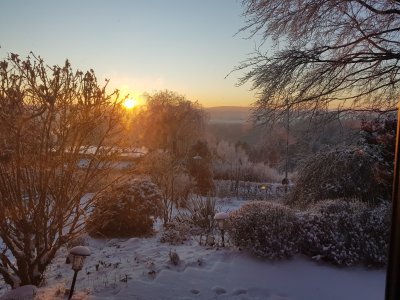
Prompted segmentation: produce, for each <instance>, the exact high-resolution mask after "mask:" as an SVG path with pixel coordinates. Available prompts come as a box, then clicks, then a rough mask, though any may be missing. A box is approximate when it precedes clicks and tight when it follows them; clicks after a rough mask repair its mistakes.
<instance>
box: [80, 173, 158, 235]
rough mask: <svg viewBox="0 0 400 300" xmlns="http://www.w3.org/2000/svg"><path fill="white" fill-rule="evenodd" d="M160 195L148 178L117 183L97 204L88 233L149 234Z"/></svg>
mask: <svg viewBox="0 0 400 300" xmlns="http://www.w3.org/2000/svg"><path fill="white" fill-rule="evenodd" d="M161 198H162V196H161V193H160V190H159V189H158V187H157V186H156V185H155V184H154V183H153V182H151V181H150V180H149V179H147V178H143V177H140V178H135V179H132V180H130V181H128V182H125V183H122V184H116V185H115V186H114V187H113V188H112V190H111V191H110V192H108V193H104V194H103V195H102V196H101V198H100V199H99V202H98V203H97V204H96V206H95V209H94V211H93V213H92V215H91V216H90V218H89V221H88V223H87V228H88V232H89V233H90V234H91V235H100V236H107V237H125V236H141V235H146V234H150V233H152V229H153V222H154V219H155V218H156V217H158V216H160V214H161V206H162V204H161Z"/></svg>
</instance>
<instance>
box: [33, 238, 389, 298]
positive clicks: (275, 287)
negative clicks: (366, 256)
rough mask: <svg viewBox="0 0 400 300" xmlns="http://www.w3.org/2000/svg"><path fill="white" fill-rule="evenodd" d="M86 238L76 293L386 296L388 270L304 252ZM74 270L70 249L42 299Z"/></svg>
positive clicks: (58, 291)
mask: <svg viewBox="0 0 400 300" xmlns="http://www.w3.org/2000/svg"><path fill="white" fill-rule="evenodd" d="M88 243H89V247H90V248H91V250H92V253H93V254H92V256H90V257H89V258H87V261H86V264H85V267H84V269H83V270H82V271H81V272H80V273H79V274H78V279H77V286H76V295H75V296H74V298H73V299H87V300H89V299H143V300H145V299H148V300H155V299H171V300H172V299H174V300H175V299H182V300H183V299H243V300H244V299H276V300H278V299H280V300H283V299H293V300H295V299H296V300H313V299H315V300H322V299H324V300H330V299H331V300H338V299H341V300H345V299H349V300H356V299H363V300H368V299H371V300H379V299H383V298H384V285H385V271H384V270H368V269H366V268H361V267H359V268H337V267H333V266H330V265H322V264H318V263H316V262H313V261H310V260H309V259H306V258H302V257H297V258H295V259H292V260H289V261H281V262H268V261H263V260H259V259H256V258H254V257H251V256H249V255H247V254H246V253H244V252H242V251H239V250H237V249H221V248H219V249H218V248H206V247H201V246H198V245H194V244H192V245H190V244H187V245H181V246H169V245H166V244H161V243H159V242H158V238H157V237H152V238H147V239H138V238H132V239H128V240H109V241H108V242H107V241H105V240H95V239H88ZM192 243H195V242H192ZM171 250H172V251H176V252H177V253H178V255H179V257H180V263H179V264H178V265H177V266H175V265H173V264H172V263H171V262H170V259H169V253H170V251H171ZM70 268H71V266H70V265H66V264H65V255H60V256H59V257H58V258H57V260H56V261H55V262H54V264H53V265H52V266H51V268H50V270H49V272H48V273H47V278H48V279H47V286H46V287H43V288H41V289H39V295H38V296H39V297H38V298H39V299H66V296H63V294H64V289H66V288H69V286H70V284H71V279H72V275H73V272H72V270H71V269H70ZM96 268H97V271H96ZM126 279H127V282H126Z"/></svg>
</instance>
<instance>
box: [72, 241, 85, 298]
mask: <svg viewBox="0 0 400 300" xmlns="http://www.w3.org/2000/svg"><path fill="white" fill-rule="evenodd" d="M69 254H70V255H71V256H72V270H74V278H73V279H72V284H71V289H70V291H69V296H68V300H70V299H71V298H72V294H73V293H74V288H75V281H76V276H77V274H78V272H79V271H80V270H82V267H83V264H84V263H85V258H86V256H89V255H90V249H89V248H88V247H85V246H76V247H74V248H72V249H71V250H69Z"/></svg>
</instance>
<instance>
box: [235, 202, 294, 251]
mask: <svg viewBox="0 0 400 300" xmlns="http://www.w3.org/2000/svg"><path fill="white" fill-rule="evenodd" d="M228 228H229V230H228V232H229V236H230V238H231V240H232V242H233V243H234V244H235V245H236V246H239V247H243V248H246V249H249V250H250V251H251V252H252V253H254V254H255V255H257V256H260V257H265V258H269V259H281V258H286V257H291V256H292V255H293V254H295V253H296V252H297V250H298V235H299V222H298V219H297V217H296V215H295V213H294V211H293V210H291V209H290V208H288V207H285V206H282V205H279V204H274V203H271V202H261V201H255V202H250V203H246V204H245V205H243V206H242V207H241V208H240V209H238V210H237V211H235V212H232V213H230V217H229V227H228Z"/></svg>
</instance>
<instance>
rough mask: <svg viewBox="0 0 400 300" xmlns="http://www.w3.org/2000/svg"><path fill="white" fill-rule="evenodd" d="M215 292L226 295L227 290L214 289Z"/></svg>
mask: <svg viewBox="0 0 400 300" xmlns="http://www.w3.org/2000/svg"><path fill="white" fill-rule="evenodd" d="M213 291H214V292H215V293H216V294H217V295H222V294H226V290H225V289H224V288H222V287H218V286H216V287H214V288H213Z"/></svg>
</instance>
